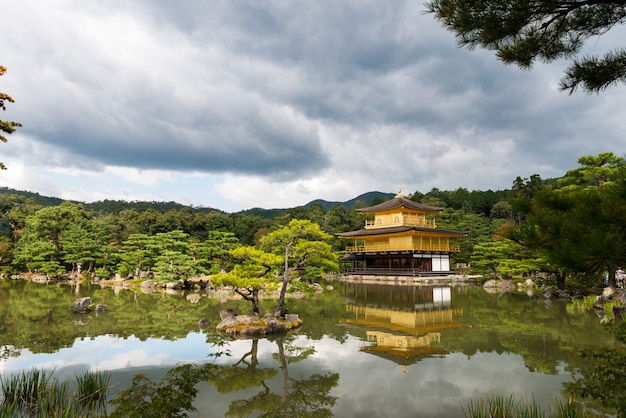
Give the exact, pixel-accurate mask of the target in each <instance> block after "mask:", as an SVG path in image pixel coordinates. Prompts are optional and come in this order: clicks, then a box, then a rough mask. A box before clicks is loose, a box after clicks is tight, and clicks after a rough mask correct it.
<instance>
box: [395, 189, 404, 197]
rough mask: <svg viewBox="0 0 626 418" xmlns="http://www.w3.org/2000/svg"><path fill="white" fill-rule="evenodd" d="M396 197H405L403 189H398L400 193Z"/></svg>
mask: <svg viewBox="0 0 626 418" xmlns="http://www.w3.org/2000/svg"><path fill="white" fill-rule="evenodd" d="M396 197H404V195H403V194H402V189H398V194H397V195H396Z"/></svg>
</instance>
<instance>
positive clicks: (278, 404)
mask: <svg viewBox="0 0 626 418" xmlns="http://www.w3.org/2000/svg"><path fill="white" fill-rule="evenodd" d="M257 344H258V341H257V340H253V344H252V349H251V350H250V352H248V353H246V354H245V355H244V356H243V357H242V358H241V360H239V361H238V362H237V363H235V364H234V365H232V366H228V367H225V368H224V369H223V370H224V373H225V374H222V373H220V374H219V377H218V382H216V388H217V389H218V391H220V392H221V393H223V392H229V391H232V390H237V389H243V388H247V387H252V386H262V390H261V391H260V392H259V393H257V394H256V395H254V396H252V397H251V398H248V399H240V400H235V401H233V402H231V404H230V406H229V408H228V412H227V413H226V416H229V417H246V416H250V415H253V414H255V413H256V414H257V415H260V416H264V417H328V416H332V412H331V410H330V408H331V407H332V406H333V405H335V403H336V402H337V397H335V396H330V394H329V392H330V390H331V389H332V388H333V387H335V386H336V385H337V384H338V382H339V374H338V373H327V374H325V375H321V374H317V373H314V374H312V375H310V376H308V377H307V378H305V377H304V376H301V378H300V379H295V378H293V377H291V376H290V375H289V370H288V366H289V365H290V364H293V363H296V362H298V361H301V360H304V359H306V358H307V357H309V356H310V355H311V354H313V353H315V348H314V347H304V348H303V347H296V346H293V345H291V344H287V345H285V340H284V338H279V339H277V340H276V344H277V346H278V353H275V354H273V356H272V357H273V358H274V360H275V361H276V362H277V363H279V364H280V369H281V371H282V381H283V385H282V389H283V390H282V394H281V395H278V394H276V393H273V392H272V391H271V389H270V387H269V386H268V384H267V383H266V380H267V379H271V378H273V377H275V376H276V375H277V374H278V370H276V369H258V368H257V364H258V361H257V358H256V353H257ZM247 357H250V361H247V360H246V359H247ZM241 364H246V365H247V366H246V367H245V368H244V367H241ZM238 379H239V380H238ZM259 379H260V380H259ZM229 381H230V382H229Z"/></svg>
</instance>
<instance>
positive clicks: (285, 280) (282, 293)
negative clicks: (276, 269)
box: [274, 243, 291, 318]
mask: <svg viewBox="0 0 626 418" xmlns="http://www.w3.org/2000/svg"><path fill="white" fill-rule="evenodd" d="M290 247H291V243H288V244H287V245H285V265H284V270H283V287H282V288H281V289H280V296H279V297H278V304H277V305H276V311H274V317H275V318H280V317H281V316H283V307H284V305H285V293H287V284H288V283H289V275H290V273H291V272H290V271H289V249H290Z"/></svg>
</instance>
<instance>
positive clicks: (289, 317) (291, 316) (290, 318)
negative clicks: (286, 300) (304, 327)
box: [285, 313, 302, 322]
mask: <svg viewBox="0 0 626 418" xmlns="http://www.w3.org/2000/svg"><path fill="white" fill-rule="evenodd" d="M298 321H300V322H302V321H301V320H300V317H299V316H298V314H292V313H290V314H286V315H285V322H298Z"/></svg>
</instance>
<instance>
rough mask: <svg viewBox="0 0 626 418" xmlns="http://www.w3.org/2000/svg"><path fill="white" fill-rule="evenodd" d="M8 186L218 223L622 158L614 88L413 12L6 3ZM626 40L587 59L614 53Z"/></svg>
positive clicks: (357, 4) (187, 0) (351, 4)
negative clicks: (464, 45)
mask: <svg viewBox="0 0 626 418" xmlns="http://www.w3.org/2000/svg"><path fill="white" fill-rule="evenodd" d="M0 6H1V10H2V14H3V30H2V36H1V37H0V65H2V66H4V67H6V68H7V73H6V74H5V75H4V76H3V77H0V91H2V92H5V93H8V94H10V95H11V96H12V97H13V98H14V99H15V103H13V104H9V106H8V107H7V110H6V112H2V113H0V119H3V120H13V121H19V122H22V123H23V124H24V127H23V128H21V129H20V130H19V131H18V132H16V133H14V134H12V135H11V136H10V137H9V142H8V143H7V144H0V150H2V152H1V153H0V161H2V162H4V163H5V164H6V165H7V166H8V167H9V169H8V170H6V171H2V172H0V186H5V187H11V188H16V189H20V190H29V191H33V192H38V193H40V194H42V195H46V196H55V197H61V198H65V199H72V200H79V201H83V202H92V201H97V200H103V199H121V200H129V201H130V200H156V201H163V200H165V201H177V202H180V203H184V204H191V205H197V206H210V207H214V208H217V209H222V210H225V211H228V212H235V211H239V210H242V209H248V208H252V207H264V208H285V207H293V206H297V205H301V204H305V203H308V202H309V201H311V200H314V199H317V198H321V199H325V200H332V201H334V200H337V201H344V200H348V199H351V198H353V197H355V196H357V195H359V194H361V193H364V192H368V191H373V190H378V191H383V192H396V191H397V190H398V189H402V190H403V192H404V193H406V194H409V193H413V192H415V191H421V192H427V191H429V190H431V189H432V188H433V187H437V188H439V189H442V190H454V189H456V188H459V187H464V188H467V189H468V190H487V189H493V190H497V189H505V188H510V187H511V184H512V182H513V180H514V179H515V177H517V176H521V177H529V176H530V175H532V174H539V175H540V176H541V177H542V178H550V177H557V176H561V175H563V174H564V173H565V171H567V170H568V169H571V168H575V167H577V165H578V164H577V162H576V161H577V159H578V157H580V156H581V155H589V154H592V155H597V154H598V153H600V152H605V151H611V152H614V153H615V154H617V155H620V156H623V155H624V145H626V138H625V134H624V132H626V105H624V103H626V87H625V86H622V85H619V86H616V87H613V88H611V89H610V90H608V91H606V92H604V93H601V94H599V95H587V94H585V93H582V92H578V93H575V94H574V95H568V94H567V93H562V92H559V90H558V83H559V81H560V79H561V77H562V72H563V69H564V68H565V64H566V63H564V62H557V63H553V64H550V65H543V64H542V65H537V66H536V67H535V68H534V69H533V70H531V71H523V70H520V69H518V68H517V67H510V66H504V65H502V64H501V63H500V62H498V61H497V60H496V58H495V57H494V56H493V54H492V53H489V52H487V51H482V50H475V51H468V50H466V49H460V48H458V47H457V45H456V41H455V39H454V37H453V35H452V34H451V33H449V32H447V31H445V30H444V29H443V28H441V27H440V25H439V24H438V23H437V22H436V21H435V20H434V18H433V17H432V16H431V15H426V14H424V10H425V7H424V5H423V3H422V2H421V1H408V0H407V1H401V0H387V1H374V0H372V1H368V0H354V1H349V0H346V1H341V0H340V1H325V0H322V1H307V2H305V1H288V0H285V1H257V0H249V1H243V0H242V1H232V0H210V1H207V0H184V1H183V0H181V1H177V2H171V1H164V0H160V1H155V0H110V1H106V2H102V1H97V0H48V1H45V2H42V1H39V0H20V1H13V0H0ZM624 38H626V31H625V30H624V28H618V29H617V30H614V31H612V32H609V34H607V35H605V36H603V37H601V38H598V39H594V40H592V42H591V43H589V45H588V49H587V52H588V53H600V54H601V53H603V52H605V51H606V50H608V49H610V48H613V47H615V46H620V42H622V43H623V41H622V40H623V39H624Z"/></svg>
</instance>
